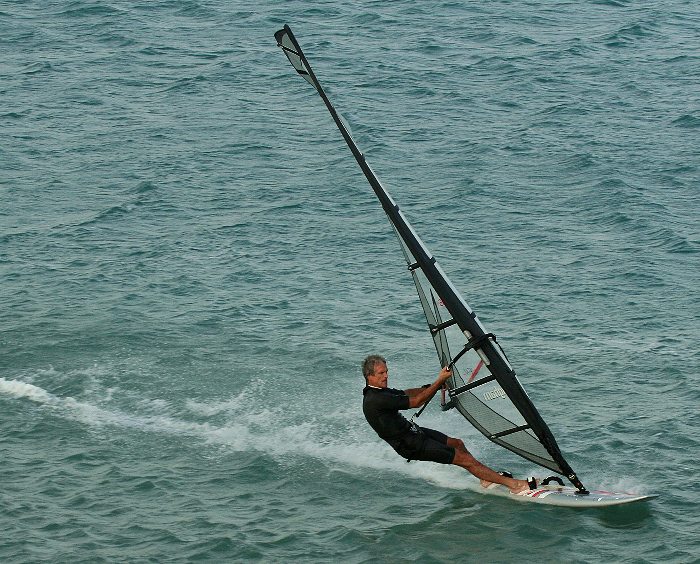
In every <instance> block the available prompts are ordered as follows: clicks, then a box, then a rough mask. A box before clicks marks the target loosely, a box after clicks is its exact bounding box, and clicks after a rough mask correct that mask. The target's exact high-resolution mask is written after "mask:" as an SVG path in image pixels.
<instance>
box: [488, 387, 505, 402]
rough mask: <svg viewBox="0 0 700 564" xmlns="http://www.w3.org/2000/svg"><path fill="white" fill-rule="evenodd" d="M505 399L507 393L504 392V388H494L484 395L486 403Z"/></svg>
mask: <svg viewBox="0 0 700 564" xmlns="http://www.w3.org/2000/svg"><path fill="white" fill-rule="evenodd" d="M505 397H506V393H505V392H504V391H503V389H502V388H494V389H493V390H491V391H490V392H486V393H485V394H484V399H485V400H486V401H491V400H495V399H499V398H505Z"/></svg>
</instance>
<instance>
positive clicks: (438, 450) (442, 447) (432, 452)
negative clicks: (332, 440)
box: [362, 355, 530, 493]
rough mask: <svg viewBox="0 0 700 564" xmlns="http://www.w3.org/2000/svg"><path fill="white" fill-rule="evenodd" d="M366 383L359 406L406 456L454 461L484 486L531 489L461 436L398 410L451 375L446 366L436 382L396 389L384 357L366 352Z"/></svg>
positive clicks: (425, 397) (421, 400) (424, 398)
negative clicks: (474, 451)
mask: <svg viewBox="0 0 700 564" xmlns="http://www.w3.org/2000/svg"><path fill="white" fill-rule="evenodd" d="M362 374H363V375H364V377H365V382H366V386H365V388H364V390H363V392H362V393H363V395H364V400H363V403H362V410H363V412H364V414H365V418H366V419H367V422H368V423H369V424H370V426H371V427H372V428H373V429H374V430H375V431H376V432H377V434H378V435H379V437H380V438H382V439H383V440H385V441H386V442H387V443H389V445H390V446H391V447H392V448H393V449H394V450H395V451H396V452H397V453H399V454H400V455H401V456H403V457H404V458H406V459H407V460H428V461H432V462H437V463H440V464H455V465H456V466H461V467H462V468H464V469H466V470H467V471H469V472H470V473H471V474H473V475H474V476H476V477H477V478H479V480H480V482H481V485H482V486H483V487H488V486H489V485H491V484H492V483H494V482H495V483H497V484H503V485H504V486H506V487H507V488H508V489H509V490H510V491H511V492H512V493H519V492H522V491H525V490H529V489H530V484H528V482H527V481H526V480H516V479H514V478H511V477H508V476H504V475H501V474H499V473H498V472H495V471H494V470H491V468H489V467H488V466H485V465H484V464H482V463H481V462H479V461H478V460H476V458H474V457H473V456H472V455H471V454H470V452H469V451H468V450H467V448H466V447H465V446H464V442H463V441H462V440H461V439H456V438H453V437H448V436H447V435H445V434H443V433H441V432H440V431H435V430H434V429H428V428H426V427H419V426H418V425H416V424H415V423H413V422H409V421H408V420H407V419H406V418H405V417H404V416H403V415H401V414H400V413H399V410H402V409H411V408H415V407H421V406H422V405H424V404H425V403H426V402H428V401H429V400H430V398H432V397H433V395H435V393H436V392H437V391H438V390H439V389H440V388H441V387H442V385H443V384H444V382H445V381H446V380H447V379H448V378H449V377H450V376H452V372H451V371H450V370H449V368H443V369H442V370H441V371H440V374H439V375H438V377H437V379H436V380H435V382H433V383H432V384H428V385H426V386H423V387H422V388H411V389H407V390H396V389H393V388H389V387H388V378H389V369H388V368H387V364H386V359H384V358H383V357H381V356H378V355H370V356H368V357H367V358H366V359H365V360H364V361H363V363H362Z"/></svg>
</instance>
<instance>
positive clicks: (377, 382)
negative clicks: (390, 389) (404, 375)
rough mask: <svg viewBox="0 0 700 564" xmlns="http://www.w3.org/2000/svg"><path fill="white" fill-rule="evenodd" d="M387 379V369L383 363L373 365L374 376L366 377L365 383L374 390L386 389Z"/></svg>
mask: <svg viewBox="0 0 700 564" xmlns="http://www.w3.org/2000/svg"><path fill="white" fill-rule="evenodd" d="M388 379H389V369H388V368H387V367H386V364H384V363H383V362H377V363H376V364H375V365H374V374H370V375H369V376H367V383H368V384H369V385H370V386H374V387H375V388H386V385H387V381H388Z"/></svg>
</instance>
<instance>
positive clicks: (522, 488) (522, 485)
mask: <svg viewBox="0 0 700 564" xmlns="http://www.w3.org/2000/svg"><path fill="white" fill-rule="evenodd" d="M515 481H516V482H518V485H517V486H515V487H512V488H510V493H512V494H519V493H522V492H527V491H530V484H528V483H527V480H515Z"/></svg>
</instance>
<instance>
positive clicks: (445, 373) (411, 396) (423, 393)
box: [404, 367, 452, 408]
mask: <svg viewBox="0 0 700 564" xmlns="http://www.w3.org/2000/svg"><path fill="white" fill-rule="evenodd" d="M450 376H452V371H451V370H450V369H449V368H447V367H445V368H443V369H442V370H441V371H440V374H439V375H438V377H437V380H435V382H433V383H432V384H430V386H428V387H427V388H410V389H408V390H404V392H405V393H406V395H407V396H408V407H409V408H412V407H421V406H422V405H423V404H424V403H425V402H427V401H428V400H429V399H430V398H432V397H433V396H434V395H435V394H436V393H437V391H438V390H439V389H440V388H442V385H443V384H444V383H445V380H447V379H448V378H449V377H450Z"/></svg>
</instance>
